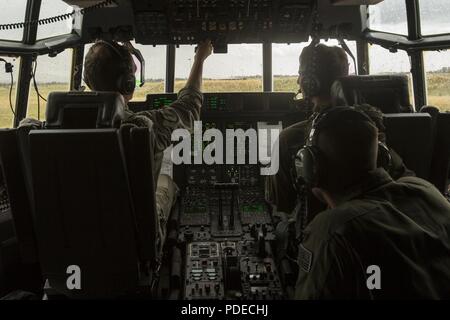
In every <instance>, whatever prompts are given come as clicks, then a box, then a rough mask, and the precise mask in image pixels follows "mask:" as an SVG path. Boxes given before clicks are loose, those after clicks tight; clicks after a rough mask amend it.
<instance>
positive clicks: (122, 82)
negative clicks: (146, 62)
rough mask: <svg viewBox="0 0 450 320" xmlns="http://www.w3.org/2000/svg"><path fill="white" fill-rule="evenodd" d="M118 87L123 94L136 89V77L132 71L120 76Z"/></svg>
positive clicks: (130, 92) (128, 93)
mask: <svg viewBox="0 0 450 320" xmlns="http://www.w3.org/2000/svg"><path fill="white" fill-rule="evenodd" d="M117 88H118V91H119V92H120V93H121V94H123V95H130V94H132V93H133V92H134V90H135V89H136V77H135V76H134V75H133V74H131V73H126V74H124V75H122V76H120V77H119V79H118V81H117Z"/></svg>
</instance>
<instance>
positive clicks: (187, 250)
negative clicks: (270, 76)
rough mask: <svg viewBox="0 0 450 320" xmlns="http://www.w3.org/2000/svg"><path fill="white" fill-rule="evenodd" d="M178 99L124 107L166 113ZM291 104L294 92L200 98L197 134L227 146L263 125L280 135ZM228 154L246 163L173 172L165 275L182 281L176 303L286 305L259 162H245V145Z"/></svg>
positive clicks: (159, 97) (160, 97) (159, 96)
mask: <svg viewBox="0 0 450 320" xmlns="http://www.w3.org/2000/svg"><path fill="white" fill-rule="evenodd" d="M176 98H177V96H176V95H175V94H156V95H149V96H148V97H147V99H146V101H145V102H141V103H134V104H131V105H130V108H131V109H132V110H134V111H138V110H154V109H159V108H166V107H168V106H169V105H170V104H172V103H173V102H174V101H175V100H176ZM293 98H294V94H293V93H262V92H259V93H206V94H204V101H203V110H202V116H201V121H202V127H203V133H204V132H205V130H208V129H211V128H214V129H217V130H219V131H220V132H222V134H223V135H224V137H226V139H228V137H227V132H229V131H235V130H239V129H241V130H243V131H246V130H248V129H259V128H261V126H262V124H267V123H271V124H274V123H278V124H279V128H280V129H281V120H282V117H283V115H285V114H289V112H292V111H293V110H294V106H293ZM263 110H264V111H265V112H261V111H263ZM258 132H259V131H258ZM194 136H195V133H194V134H193V136H192V137H191V138H192V139H195V137H194ZM257 139H260V137H259V136H257ZM225 141H226V140H225V139H224V142H225ZM236 141H237V140H236ZM225 145H226V144H225V143H224V152H226V150H225V149H226V146H225ZM258 145H259V143H258ZM233 148H235V149H234V156H235V160H236V159H237V155H238V154H239V153H240V152H242V151H244V152H243V153H242V154H244V155H245V163H244V164H240V163H236V162H235V164H227V162H224V163H223V164H222V163H215V164H211V165H208V164H204V163H203V164H194V163H190V164H181V165H176V166H174V168H173V174H174V175H173V178H174V180H175V182H176V183H177V185H178V187H179V189H180V192H179V199H178V205H177V207H176V210H175V212H174V213H173V214H172V218H171V223H170V225H171V226H172V229H171V230H170V231H169V233H170V242H171V243H173V244H175V246H176V249H175V252H179V253H177V254H176V255H174V257H175V258H174V259H172V262H171V263H172V265H173V266H172V267H171V268H170V269H171V270H177V272H176V278H177V279H180V280H179V281H176V283H179V284H180V285H179V286H177V287H176V288H175V289H174V292H176V294H175V295H177V298H179V299H186V300H199V299H201V300H205V299H206V300H211V299H219V300H223V299H227V300H253V299H257V300H261V299H267V300H277V299H284V298H286V292H285V291H286V290H285V288H284V284H283V279H286V276H285V275H283V274H281V273H280V271H279V268H278V262H277V258H276V255H275V254H274V252H276V248H275V224H274V221H273V218H272V212H271V208H270V206H269V205H268V203H267V202H266V200H265V176H262V175H261V164H260V163H259V155H258V157H257V158H258V159H257V160H258V161H257V163H251V161H250V156H249V150H250V139H248V140H247V141H245V143H241V144H239V143H235V144H234V145H233ZM242 148H243V149H244V150H241V149H242ZM204 149H205V145H204V144H203V151H204ZM194 153H195V152H193V153H192V154H191V155H192V157H193V158H194ZM171 296H173V295H172V294H171Z"/></svg>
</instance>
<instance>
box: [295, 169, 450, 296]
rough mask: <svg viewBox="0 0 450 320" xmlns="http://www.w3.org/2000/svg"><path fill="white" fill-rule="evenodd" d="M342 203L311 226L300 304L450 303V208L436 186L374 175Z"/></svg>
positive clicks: (303, 251)
mask: <svg viewBox="0 0 450 320" xmlns="http://www.w3.org/2000/svg"><path fill="white" fill-rule="evenodd" d="M337 203H338V206H337V207H336V208H335V209H330V210H327V211H323V212H321V213H319V214H318V215H317V216H316V217H315V218H314V219H313V221H312V222H311V223H310V224H309V225H308V226H307V228H306V234H305V240H304V242H303V243H302V244H301V245H300V248H299V258H298V261H299V265H300V268H299V270H300V271H299V277H298V281H297V286H296V295H295V297H296V299H423V298H425V299H443V298H446V299H449V298H450V204H449V202H448V201H447V200H446V199H445V198H444V197H443V196H442V195H441V194H440V193H439V191H438V190H437V189H436V188H435V187H434V186H433V185H432V184H430V183H428V182H426V181H425V180H422V179H420V178H416V177H402V178H400V179H398V180H397V181H394V180H393V179H392V178H391V177H390V176H389V175H388V173H387V172H386V171H385V170H384V169H377V170H375V171H373V172H371V173H370V174H369V176H368V177H367V179H366V180H365V181H364V183H363V184H361V185H359V186H357V187H355V188H353V190H350V191H349V192H348V193H347V195H346V196H345V197H344V198H342V199H338V201H337ZM371 266H377V267H379V273H378V274H377V271H374V269H371V268H369V267H371ZM373 276H375V277H378V278H373ZM371 277H372V278H371ZM377 281H378V282H377ZM369 288H371V289H369ZM377 288H380V289H377Z"/></svg>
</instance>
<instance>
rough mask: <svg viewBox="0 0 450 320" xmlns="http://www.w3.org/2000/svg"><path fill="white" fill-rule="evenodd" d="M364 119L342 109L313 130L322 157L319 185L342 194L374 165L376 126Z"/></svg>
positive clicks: (376, 138)
mask: <svg viewBox="0 0 450 320" xmlns="http://www.w3.org/2000/svg"><path fill="white" fill-rule="evenodd" d="M347 116H348V114H347ZM367 120H368V121H364V120H355V118H354V117H350V119H349V117H347V118H346V112H342V113H341V114H340V115H338V116H337V117H333V119H332V121H330V123H327V126H325V127H323V128H321V129H320V131H319V132H317V138H316V139H317V140H316V144H317V148H319V150H320V153H321V161H322V163H321V169H320V171H321V173H320V179H319V181H320V182H319V187H320V188H323V189H325V190H327V191H329V192H331V193H333V194H344V193H346V192H347V191H348V190H349V189H351V188H352V187H353V186H354V185H356V184H358V183H360V182H362V181H363V179H364V178H365V177H366V176H367V174H368V173H369V172H370V171H372V170H374V169H376V168H377V159H378V128H377V126H376V124H375V123H374V122H373V121H371V119H367Z"/></svg>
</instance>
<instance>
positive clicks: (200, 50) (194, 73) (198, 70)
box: [186, 40, 212, 91]
mask: <svg viewBox="0 0 450 320" xmlns="http://www.w3.org/2000/svg"><path fill="white" fill-rule="evenodd" d="M211 52H212V44H211V40H206V41H204V42H201V43H200V44H199V45H198V47H197V52H196V54H195V58H194V64H193V65H192V69H191V73H190V75H189V78H188V81H187V83H186V87H188V88H192V89H195V90H198V91H202V80H203V79H202V78H203V64H204V62H205V60H206V58H208V57H209V56H210V55H211Z"/></svg>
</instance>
